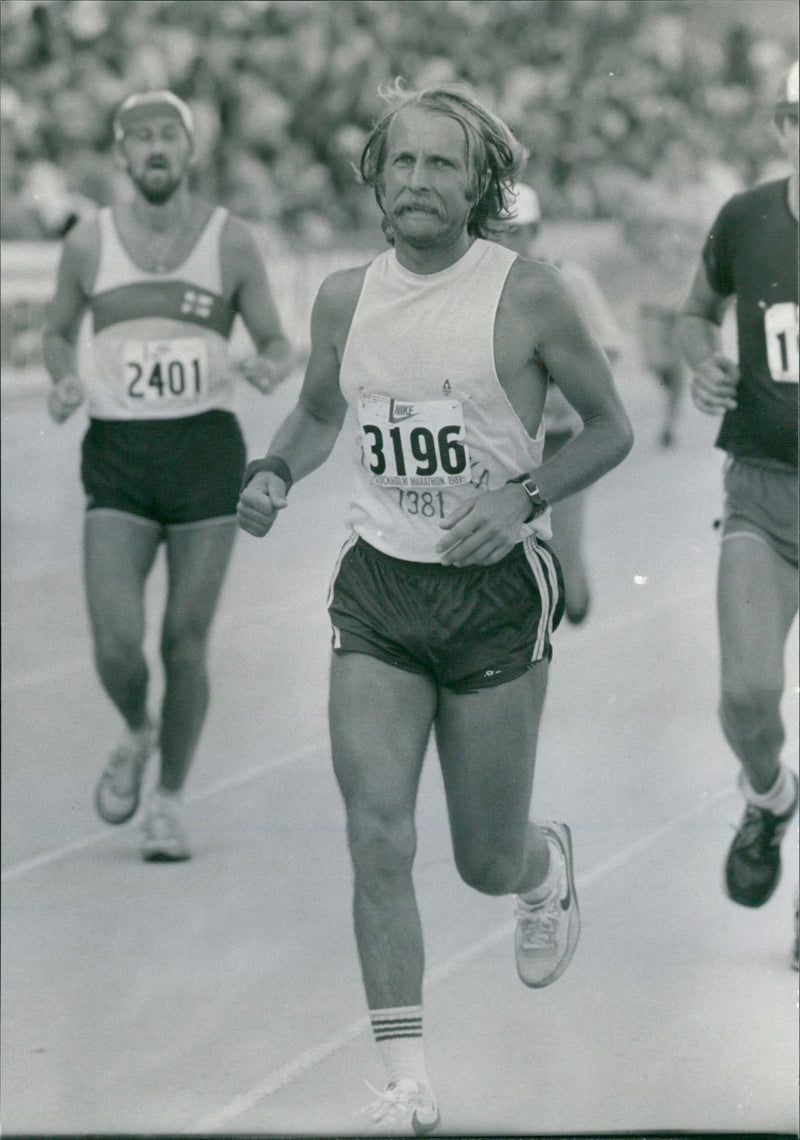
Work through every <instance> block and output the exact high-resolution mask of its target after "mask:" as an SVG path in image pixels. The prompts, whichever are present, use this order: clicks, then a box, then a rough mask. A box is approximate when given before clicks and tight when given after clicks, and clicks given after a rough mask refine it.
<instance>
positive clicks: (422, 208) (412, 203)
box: [394, 198, 442, 217]
mask: <svg viewBox="0 0 800 1140" xmlns="http://www.w3.org/2000/svg"><path fill="white" fill-rule="evenodd" d="M412 210H413V211H418V212H419V213H422V214H434V215H435V216H436V217H439V215H440V214H441V212H442V211H441V210H440V209H439V207H438V205H437V204H436V203H435V202H431V201H430V200H429V199H427V198H425V199H421V200H418V199H410V200H409V199H404V200H403V201H402V202H398V203H397V204H396V206H395V209H394V212H395V214H408V213H410V212H411V211H412Z"/></svg>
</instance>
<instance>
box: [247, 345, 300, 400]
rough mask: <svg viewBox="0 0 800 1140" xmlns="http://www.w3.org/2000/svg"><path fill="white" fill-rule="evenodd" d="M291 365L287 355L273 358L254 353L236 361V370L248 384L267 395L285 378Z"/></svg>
mask: <svg viewBox="0 0 800 1140" xmlns="http://www.w3.org/2000/svg"><path fill="white" fill-rule="evenodd" d="M291 367H292V362H291V360H290V358H289V357H288V356H287V357H286V358H285V359H283V360H275V359H273V358H272V357H269V356H259V355H255V356H247V357H245V358H244V359H243V360H240V361H238V362H237V364H236V371H237V373H238V374H239V375H240V376H241V377H242V379H243V380H246V381H247V382H248V384H252V385H253V387H254V388H257V389H258V390H259V392H262V393H263V394H264V395H265V396H268V395H269V393H270V392H272V391H273V390H274V389H275V388H277V387H278V385H279V384H280V383H281V382H282V381H283V380H285V379H286V377H287V376H288V375H289V372H290V371H291Z"/></svg>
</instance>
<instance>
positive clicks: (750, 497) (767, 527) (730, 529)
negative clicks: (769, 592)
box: [722, 456, 798, 566]
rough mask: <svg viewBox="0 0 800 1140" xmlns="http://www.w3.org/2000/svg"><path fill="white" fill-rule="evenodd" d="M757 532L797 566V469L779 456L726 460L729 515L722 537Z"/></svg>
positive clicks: (726, 517)
mask: <svg viewBox="0 0 800 1140" xmlns="http://www.w3.org/2000/svg"><path fill="white" fill-rule="evenodd" d="M735 534H748V535H754V536H756V537H757V538H760V539H761V540H762V541H764V542H766V543H767V544H768V545H769V546H771V547H772V549H773V550H774V551H776V553H778V554H779V555H780V556H781V558H785V559H786V561H787V562H789V563H790V564H791V565H792V566H797V548H798V504H797V471H796V470H795V469H794V468H793V467H787V466H786V465H785V464H783V463H778V462H776V461H775V460H769V459H766V460H759V459H737V458H735V457H734V456H729V458H728V459H727V460H726V463H725V517H724V519H723V522H722V539H723V541H725V539H727V538H730V537H731V536H732V535H735Z"/></svg>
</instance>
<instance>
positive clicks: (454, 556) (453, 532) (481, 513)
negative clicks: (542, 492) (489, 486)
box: [436, 484, 530, 566]
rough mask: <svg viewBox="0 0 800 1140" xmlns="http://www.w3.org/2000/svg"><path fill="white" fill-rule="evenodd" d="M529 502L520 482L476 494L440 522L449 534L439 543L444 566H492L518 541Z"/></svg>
mask: <svg viewBox="0 0 800 1140" xmlns="http://www.w3.org/2000/svg"><path fill="white" fill-rule="evenodd" d="M529 509H530V504H529V502H528V496H527V495H526V494H525V491H524V490H523V489H522V487H520V486H519V485H518V484H507V485H506V486H505V487H499V488H498V489H497V490H496V491H486V492H484V493H483V494H482V495H476V497H475V498H474V499H472V501H471V502H469V503H464V504H463V505H462V506H460V507H458V508H457V509H456V510H454V511H453V512H452V513H451V514H450V515H448V516H447V518H446V519H445V520H444V521H443V522H442V523H440V524H439V525H440V526H441V528H442V530H445V531H447V534H446V535H445V536H444V537H443V538H442V539H440V541H439V542H438V543H437V546H436V549H437V550H438V551H439V553H440V554H442V564H443V565H444V566H491V565H493V564H494V563H495V562H499V561H500V559H501V558H505V556H506V555H507V554H508V552H509V551H510V550H511V549H512V547H513V546H515V545H516V544H517V543H518V542H519V531H520V527H521V526H522V524H523V523H524V521H525V519H526V518H527V516H528V511H529Z"/></svg>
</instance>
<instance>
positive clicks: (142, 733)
mask: <svg viewBox="0 0 800 1140" xmlns="http://www.w3.org/2000/svg"><path fill="white" fill-rule="evenodd" d="M157 743H158V726H157V725H155V724H153V723H152V722H150V721H148V723H147V724H146V725H144V727H143V728H140V729H137V730H136V731H135V732H132V731H131V730H130V729H126V730H125V735H124V736H123V738H122V740H121V741H120V742H119V744H118V745H117V747H116V748H115V749H114V751H113V752H112V753H111V757H110V759H109V761H108V763H107V764H106V766H105V768H104V769H103V774H102V775H101V777H100V780H99V781H98V784H97V787H96V788H95V793H94V804H95V807H96V809H97V814H98V815H99V816H100V818H101V819H103V820H105V822H106V823H125V822H126V821H127V820H129V819H130V818H131V816H133V815H135V814H136V809H137V808H138V807H139V797H140V794H141V788H142V777H143V776H144V770H145V767H146V765H147V761H148V760H149V759H150V757H151V756H152V754H153V751H154V750H155V747H156V744H157Z"/></svg>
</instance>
